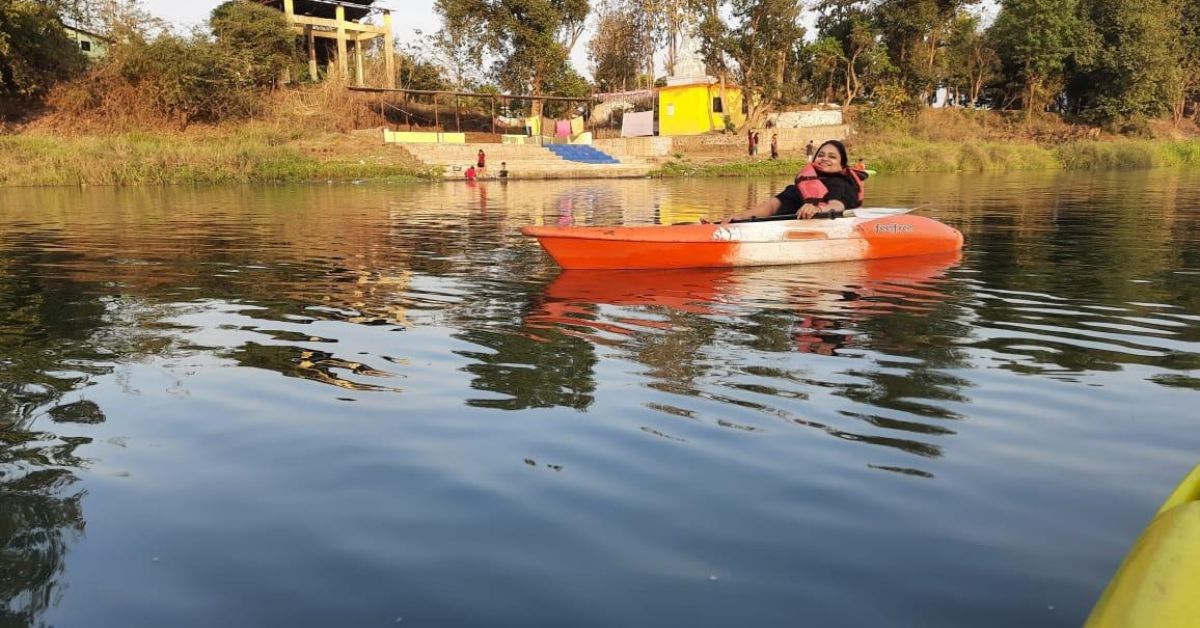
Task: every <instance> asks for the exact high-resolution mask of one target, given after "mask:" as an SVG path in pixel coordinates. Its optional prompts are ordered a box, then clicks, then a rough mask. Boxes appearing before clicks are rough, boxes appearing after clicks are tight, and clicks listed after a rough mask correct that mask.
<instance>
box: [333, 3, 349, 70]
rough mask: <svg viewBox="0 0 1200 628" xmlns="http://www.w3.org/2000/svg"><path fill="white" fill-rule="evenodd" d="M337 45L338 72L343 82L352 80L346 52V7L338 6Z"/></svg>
mask: <svg viewBox="0 0 1200 628" xmlns="http://www.w3.org/2000/svg"><path fill="white" fill-rule="evenodd" d="M336 16H337V45H338V50H337V52H338V54H337V57H338V71H339V73H340V74H341V77H342V80H343V81H345V80H349V79H350V58H349V56H348V53H347V51H346V7H344V6H342V5H340V4H339V5H337V11H336Z"/></svg>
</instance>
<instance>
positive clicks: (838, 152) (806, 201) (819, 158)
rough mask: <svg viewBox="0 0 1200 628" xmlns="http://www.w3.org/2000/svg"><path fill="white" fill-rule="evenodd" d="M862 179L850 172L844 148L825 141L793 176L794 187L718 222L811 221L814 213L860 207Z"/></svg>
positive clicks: (838, 143)
mask: <svg viewBox="0 0 1200 628" xmlns="http://www.w3.org/2000/svg"><path fill="white" fill-rule="evenodd" d="M866 178H867V174H866V173H865V172H859V171H855V170H852V169H851V168H850V159H849V158H848V157H847V156H846V147H845V146H844V145H843V144H842V143H841V142H839V141H837V140H829V141H828V142H825V143H824V144H821V146H820V147H819V148H817V152H816V154H815V155H814V156H813V160H812V162H811V163H809V164H808V165H807V166H805V167H804V170H801V171H800V174H798V175H796V183H795V184H793V185H789V186H787V187H786V188H785V189H784V190H783V191H782V192H780V193H779V194H777V195H776V196H774V197H771V198H769V199H767V200H765V201H763V202H761V203H759V204H758V205H756V206H755V207H754V208H753V209H747V210H746V211H742V212H738V213H736V214H734V215H732V216H730V217H729V218H727V219H725V220H723V221H721V222H730V221H732V220H749V219H751V218H767V217H769V216H784V215H795V216H796V217H797V218H812V217H813V216H814V215H816V214H818V213H826V212H831V211H832V212H840V211H842V210H845V209H854V208H856V207H861V206H862V201H863V181H864V180H865V179H866Z"/></svg>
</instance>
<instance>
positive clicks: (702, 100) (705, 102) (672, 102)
mask: <svg viewBox="0 0 1200 628" xmlns="http://www.w3.org/2000/svg"><path fill="white" fill-rule="evenodd" d="M724 93H725V97H724V98H722V97H721V85H720V84H718V83H712V82H708V81H700V82H696V83H686V84H681V85H670V84H668V85H666V86H665V87H660V88H658V134H659V135H698V134H701V133H708V132H710V131H723V130H725V116H729V118H730V121H732V122H733V124H734V125H735V126H738V125H741V124H742V123H744V122H745V121H746V114H744V113H742V90H740V89H738V88H737V87H735V86H733V85H728V84H726V86H725V90H724Z"/></svg>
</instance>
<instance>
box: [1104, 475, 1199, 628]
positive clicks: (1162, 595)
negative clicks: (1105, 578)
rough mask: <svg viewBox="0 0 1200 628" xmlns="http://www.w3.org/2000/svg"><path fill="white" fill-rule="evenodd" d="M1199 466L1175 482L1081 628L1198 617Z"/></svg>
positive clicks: (1191, 621) (1177, 623)
mask: <svg viewBox="0 0 1200 628" xmlns="http://www.w3.org/2000/svg"><path fill="white" fill-rule="evenodd" d="M1198 591H1200V466H1198V467H1196V468H1194V469H1192V472H1191V473H1189V474H1188V476H1187V477H1186V478H1184V480H1183V482H1180V484H1179V486H1178V487H1177V488H1176V489H1175V492H1173V493H1171V495H1170V497H1168V498H1167V501H1166V502H1164V503H1163V505H1162V507H1161V508H1159V509H1158V512H1157V513H1155V515H1154V519H1153V520H1152V521H1151V522H1150V525H1148V526H1146V530H1145V531H1144V532H1142V536H1141V537H1140V538H1138V540H1137V542H1136V543H1134V545H1133V549H1131V550H1129V554H1128V555H1127V556H1126V557H1125V561H1124V562H1122V563H1121V567H1120V569H1118V570H1117V573H1116V575H1114V576H1113V579H1112V581H1111V582H1109V583H1108V587H1107V588H1106V589H1104V594H1103V595H1101V596H1100V601H1099V602H1097V603H1096V607H1095V608H1094V609H1092V614H1091V616H1089V617H1088V620H1087V623H1086V624H1084V626H1085V628H1134V627H1135V626H1136V627H1143V626H1145V627H1149V626H1153V627H1154V628H1184V627H1187V626H1196V625H1197V622H1200V594H1198V593H1197V592H1198Z"/></svg>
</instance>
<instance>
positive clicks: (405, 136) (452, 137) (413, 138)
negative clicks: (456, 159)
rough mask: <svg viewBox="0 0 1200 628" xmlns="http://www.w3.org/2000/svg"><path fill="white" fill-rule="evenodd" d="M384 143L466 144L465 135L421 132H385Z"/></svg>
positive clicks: (385, 130)
mask: <svg viewBox="0 0 1200 628" xmlns="http://www.w3.org/2000/svg"><path fill="white" fill-rule="evenodd" d="M383 141H384V142H385V143H389V144H465V143H466V142H467V135H466V134H465V133H433V132H419V131H389V130H387V129H384V130H383Z"/></svg>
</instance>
